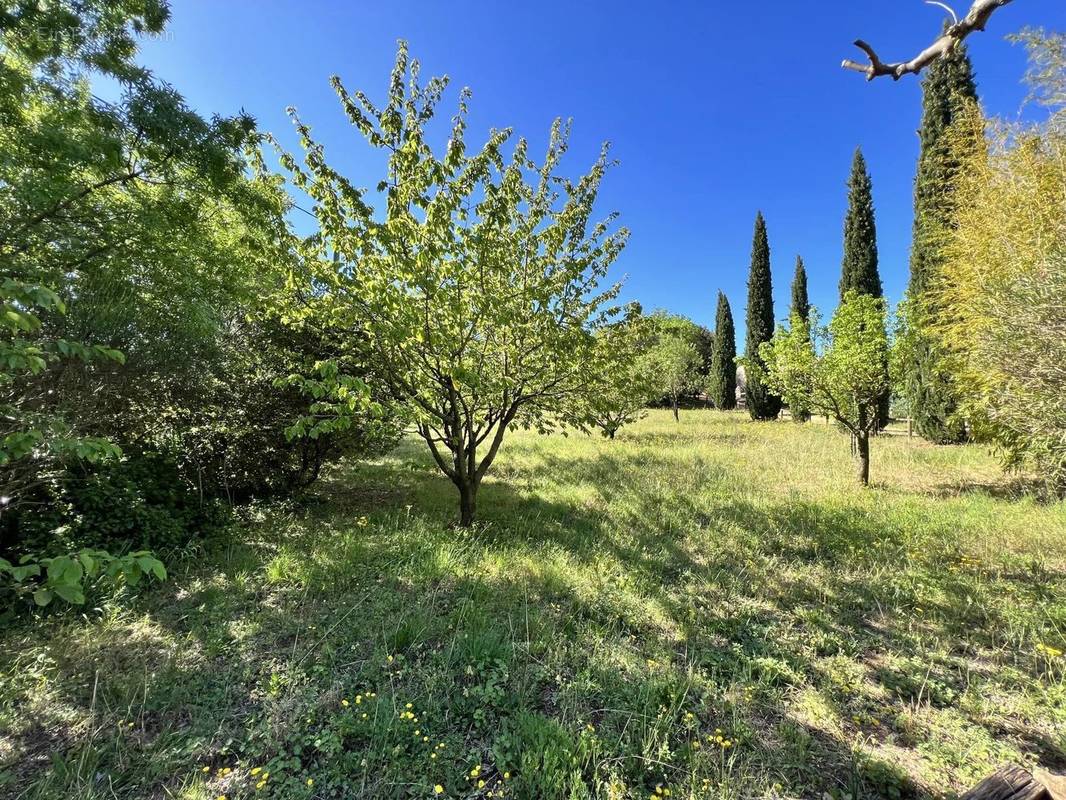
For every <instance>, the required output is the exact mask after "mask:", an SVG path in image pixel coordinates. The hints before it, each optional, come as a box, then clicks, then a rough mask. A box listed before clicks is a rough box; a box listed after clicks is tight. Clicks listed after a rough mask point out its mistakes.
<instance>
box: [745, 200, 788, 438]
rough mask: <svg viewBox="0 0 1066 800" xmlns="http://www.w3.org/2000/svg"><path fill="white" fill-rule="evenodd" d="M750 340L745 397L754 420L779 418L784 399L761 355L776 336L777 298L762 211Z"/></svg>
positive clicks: (754, 249)
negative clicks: (762, 348)
mask: <svg viewBox="0 0 1066 800" xmlns="http://www.w3.org/2000/svg"><path fill="white" fill-rule="evenodd" d="M747 329H748V330H747V337H746V339H745V343H744V360H745V361H746V362H747V365H746V367H745V370H744V376H745V379H746V380H745V389H744V394H745V397H746V399H747V402H748V413H749V414H751V418H752V419H757V420H766V419H777V415H778V414H780V413H781V398H780V397H778V396H777V395H776V394H774V393H773V392H771V391H770V389H769V388H768V387H767V386H766V383H765V382H764V380H763V373H764V372H765V370H766V364H765V363H764V362H763V360H762V358H761V357H760V356H759V345H761V344H762V343H763V342H768V341H770V340H771V339H772V338H773V337H774V297H773V284H772V282H771V279H770V240H769V238H768V237H767V235H766V220H764V219H763V216H762V212H761V211H760V212H759V214H758V216H756V217H755V236H754V239H753V241H752V245H751V271H750V272H749V273H748V313H747Z"/></svg>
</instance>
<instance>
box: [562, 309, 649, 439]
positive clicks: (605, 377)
mask: <svg viewBox="0 0 1066 800" xmlns="http://www.w3.org/2000/svg"><path fill="white" fill-rule="evenodd" d="M653 341H654V330H653V326H652V325H651V320H650V319H649V318H647V317H643V316H641V315H640V313H639V308H630V309H629V313H628V314H627V315H626V317H625V319H623V320H621V321H619V322H616V323H613V324H611V325H607V326H605V327H604V328H602V329H600V330H599V331H597V333H596V350H595V353H594V354H593V358H591V359H590V360H589V362H588V363H587V364H586V368H587V369H588V370H590V371H592V372H593V373H594V375H595V379H594V380H593V381H592V382H591V383H590V385H589V387H588V390H587V392H586V395H585V399H584V403H583V404H582V408H581V411H580V413H579V415H578V418H577V420H576V424H577V425H578V427H581V428H587V427H592V428H596V429H598V430H599V431H600V433H601V434H602V435H603V436H604V437H606V438H608V439H613V438H614V437H615V434H617V433H618V431H619V430H620V429H621V428H622V427H624V426H625V425H630V424H632V423H634V422H636V421H637V420H639V419H640V418H641V417H643V416H644V413H645V412H644V409H645V408H646V406H647V405H648V403H649V402H650V401H651V400H653V399H655V392H656V389H657V388H658V387H657V386H656V383H655V380H654V378H653V376H652V375H651V373H650V372H649V370H648V369H647V365H646V363H645V361H644V353H646V352H647V351H648V349H649V348H650V347H651V346H652V342H653Z"/></svg>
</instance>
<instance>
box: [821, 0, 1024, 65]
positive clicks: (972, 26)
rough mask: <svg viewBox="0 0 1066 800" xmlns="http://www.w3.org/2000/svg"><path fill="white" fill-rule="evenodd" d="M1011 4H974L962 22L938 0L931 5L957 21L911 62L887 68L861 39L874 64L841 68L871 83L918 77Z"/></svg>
mask: <svg viewBox="0 0 1066 800" xmlns="http://www.w3.org/2000/svg"><path fill="white" fill-rule="evenodd" d="M1011 1H1012V0H974V3H973V6H971V7H970V13H968V14H967V15H966V16H965V17H964V18H963V19H962V20H959V19H958V18H957V17H955V12H954V11H952V10H951V8H950V7H949V6H947V5H945V4H944V3H941V2H938V0H927V2H930V3H931V4H932V5H937V6H940V7H942V8H945V9H947V10H948V11H949V12H950V13H951V15H952V17H955V20H956V21H955V24H954V25H951V26H950V27H949V28H948V29H947V30H946V31H944V33H943V34H942V35H941V36H940V37H939V38H938V39H936V41H934V42H933V43H932V44H931V45H929V47H927V48H925V49H924V50H923V51H922V52H921V53H919V54H918V55H917V56H915V57H914V58H912V59H911V60H910V61H900V62H897V63H892V64H886V63H885V62H883V61H882V60H881V59H880V58H878V57H877V53H876V52H875V51H874V49H873V48H872V47H871V46H870V45H869V44H867V43H866V42H864V41H863V40H862V39H858V40H856V42H855V46H856V47H858V48H859V49H860V50H862V51H863V52H864V53H866V57H867V58H868V59H870V63H869V64H860V63H859V62H857V61H852V60H850V59H845V60H844V61H843V63H841V66H842V67H843V68H844V69H850V70H853V71H855V72H861V73H863V74H864V75H865V76H866V80H868V81H872V80H873V79H874V78H878V77H881V76H882V75H891V76H892V79H893V80H897V81H898V80H899V79H900V78H902V77H903V76H904V75H907V74H908V73H914V74H915V75H916V74H918V73H919V72H921V71H922V70H923V69H925V68H926V67H927V66H929V65H930V64H932V63H933V62H934V61H936V60H937V59H938V58H940V57H941V56H944V55H947V54H948V53H950V52H951V51H952V50H953V49H954V48H955V46H956V45H957V44H958V43H959V42H961V41H962V40H963V39H965V38H966V37H967V36H969V35H970V34H971V33H973V32H974V31H983V30H984V29H985V25H987V24H988V19H989V17H991V16H992V14H993V13H995V11H996V10H997V9H999V8H1002V7H1003V6H1005V5H1007V4H1008V3H1010V2H1011Z"/></svg>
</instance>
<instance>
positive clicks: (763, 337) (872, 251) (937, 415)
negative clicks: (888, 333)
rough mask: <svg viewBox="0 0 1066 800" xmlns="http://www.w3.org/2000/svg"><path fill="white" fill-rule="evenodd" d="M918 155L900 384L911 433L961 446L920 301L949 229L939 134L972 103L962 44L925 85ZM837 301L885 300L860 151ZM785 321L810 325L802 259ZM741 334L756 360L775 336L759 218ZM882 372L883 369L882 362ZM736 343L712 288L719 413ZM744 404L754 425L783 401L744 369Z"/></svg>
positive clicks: (948, 174)
mask: <svg viewBox="0 0 1066 800" xmlns="http://www.w3.org/2000/svg"><path fill="white" fill-rule="evenodd" d="M922 89H923V103H922V125H921V130H920V131H919V136H920V140H921V153H920V156H919V161H918V173H917V177H916V178H915V187H914V212H915V213H914V241H913V245H912V250H911V263H910V282H909V285H908V289H907V295H908V298H909V301H910V303H911V307H912V314H913V317H914V319H915V321H916V322H917V323H918V328H919V330H918V333H917V335H916V341H917V347H916V357H915V359H914V360H913V362H912V363H911V364H909V365H907V374H906V376H905V384H904V386H903V387H902V389H903V392H904V395H905V397H906V399H907V401H908V405H909V407H910V413H911V415H912V417H913V418H914V424H915V430H917V432H918V433H919V434H920V435H921V436H923V437H925V438H926V439H929V440H930V441H934V442H939V443H950V442H959V441H963V439H964V438H965V435H966V434H965V429H964V428H963V427H962V426H961V425H960V424H959V423H958V422H956V421H955V420H954V418H953V414H954V412H955V409H956V406H957V401H956V399H955V393H954V390H953V387H952V384H951V380H950V377H949V376H948V374H947V371H946V370H945V369H944V368H943V366H942V365H941V358H940V356H939V354H938V353H937V352H936V351H935V350H934V348H933V347H932V345H931V344H930V342H929V341H928V340H927V339H926V338H925V337H924V336H922V335H921V333H920V325H921V320H922V318H923V317H925V316H927V315H930V314H936V313H938V309H936V308H933V307H932V303H931V302H930V301H929V299H928V297H927V291H928V289H929V286H930V281H931V280H932V278H933V276H934V275H935V274H936V273H937V270H938V269H939V268H940V264H941V261H942V256H941V255H940V252H939V244H938V243H939V241H940V240H941V237H942V236H943V232H944V231H945V230H946V229H947V228H948V226H949V225H950V219H951V215H952V211H953V207H952V202H951V196H952V186H953V183H954V180H955V174H956V170H957V169H958V163H957V160H956V159H955V158H954V157H953V156H952V154H951V152H950V150H949V147H948V144H947V137H946V136H945V133H946V132H947V130H948V129H949V128H950V126H951V124H952V122H953V120H954V119H955V117H956V116H957V115H958V114H959V112H960V110H961V109H962V107H963V104H964V103H965V102H967V101H974V100H976V98H977V88H976V83H975V81H974V76H973V68H972V66H971V64H970V59H969V56H968V55H967V53H966V49H965V47H963V46H961V45H960V46H959V47H956V48H955V49H954V50H953V51H952V52H951V53H950V54H949V55H947V56H945V57H943V58H941V59H938V60H937V61H936V62H934V63H933V65H932V66H931V67H930V69H929V72H928V74H927V76H926V78H925V79H924V81H923V83H922ZM839 288H840V297H841V299H843V298H844V295H845V294H846V293H847V292H848V291H854V292H857V293H859V294H868V295H872V296H874V297H882V296H883V292H884V289H883V286H882V284H881V275H880V272H879V269H878V255H877V223H876V219H875V214H874V203H873V184H872V182H871V180H870V174H869V170H868V169H867V167H866V159H865V158H864V157H863V154H862V150H861V149H856V151H855V157H854V159H853V161H852V165H851V175H850V177H849V178H848V211H847V215H846V217H845V220H844V258H843V262H842V265H841V275H840V287H839ZM790 312H791V315H799V316H800V317H801V318H802V319H804V320H807V319H808V318H809V314H810V301H809V298H808V294H807V273H806V269H805V267H804V264H803V259H802V258H801V257H799V256H797V257H796V271H795V275H794V277H793V281H792V307H791V309H790ZM746 322H747V335H746V341H745V356H746V358H747V360H748V361H749V362H750V363H753V364H754V363H759V356H758V352H759V345H761V344H762V343H763V342H766V341H769V340H770V339H771V338H772V337H773V334H774V309H773V284H772V279H771V275H770V243H769V237H768V235H767V232H766V220H765V219H764V218H763V215H762V212H759V213H758V215H757V216H756V218H755V233H754V238H753V241H752V250H751V267H750V271H749V273H748V305H747V316H746ZM884 368H885V370H886V372H887V370H888V364H885V365H884ZM736 373H737V368H736V340H735V329H734V325H733V314H732V310H731V309H730V307H729V300H728V299H727V298H726V296H725V295H724V294H723V293H722V292H718V308H717V313H716V319H715V339H714V352H713V357H712V361H711V374H710V382H709V391H708V394H709V397H710V400H711V402H712V403H714V405H715V407H716V408H721V409H732V408H734V407H735V406H736ZM747 373H748V374H747V376H746V378H747V383H746V399H747V406H748V411H749V413H750V414H751V416H752V418H753V419H757V420H767V419H775V418H776V417H777V416H778V414H779V413H780V412H781V399H780V398H779V397H777V396H776V395H774V394H773V393H772V392H770V391H769V390H768V389H767V388H766V386H765V385H764V384H763V382H762V381H761V380H760V376H759V371H758V370H757V369H754V370H748V371H747ZM890 399H891V397H890V393H888V392H886V393H885V396H884V397H883V398H882V399H881V402H880V404H879V408H878V415H879V417H880V421H881V424H882V425H885V424H887V423H888V418H889V402H890Z"/></svg>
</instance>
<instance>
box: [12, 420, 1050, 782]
mask: <svg viewBox="0 0 1066 800" xmlns="http://www.w3.org/2000/svg"><path fill="white" fill-rule="evenodd" d="M872 478H873V482H874V485H873V487H872V488H870V489H868V490H863V489H861V488H860V487H858V486H857V485H856V484H855V483H854V479H853V468H852V464H851V462H850V460H849V457H848V445H847V440H846V439H845V438H844V437H843V436H842V435H841V434H839V433H837V432H836V431H835V430H834V429H833V428H831V427H827V426H826V425H825V424H824V423H823V422H818V421H816V422H813V423H810V424H807V425H803V426H798V425H793V424H791V423H784V422H782V423H774V424H755V423H751V422H749V421H748V420H747V419H746V418H745V417H744V416H742V415H739V414H737V415H725V414H717V413H714V412H706V411H699V412H696V411H693V412H687V413H686V412H683V413H682V419H681V423H680V425H678V424H675V423H674V422H673V420H672V418H670V417H669V415H668V414H667V413H665V412H654V413H652V415H651V416H650V417H649V418H648V419H647V420H645V421H643V422H642V423H640V424H639V425H637V426H634V427H633V428H631V429H625V430H624V431H623V432H622V433H621V434H620V435H619V438H618V439H616V440H614V441H607V440H601V439H598V438H587V437H584V436H580V435H571V436H569V437H565V438H564V437H558V436H556V437H550V438H545V437H538V436H536V435H534V434H532V433H518V434H516V435H514V436H513V437H512V438H511V439H510V440H509V441H508V442H507V444H506V445H505V448H504V451H503V453H502V455H501V457H500V460H499V463H498V465H497V466H496V467H495V468H494V472H493V473H492V475H491V477H490V479H489V480H488V481H487V482H486V484H485V486H484V487H483V489H482V493H481V496H480V498H479V512H480V513H481V515H482V520H481V524H480V525H479V527H478V528H477V529H476V530H474V531H472V532H462V531H457V530H456V529H454V528H453V527H452V526H451V524H450V523H451V521H452V519H453V517H454V516H455V513H456V509H455V497H454V490H453V488H452V487H451V485H450V484H449V483H447V482H446V481H445V480H444V479H443V478H441V477H440V476H439V475H437V474H436V472H435V471H434V469H433V468H432V466H431V464H430V462H429V460H428V458H427V457H426V456H425V454H424V453H423V452H422V450H421V449H420V448H419V447H418V444H417V442H408V443H405V444H404V445H403V446H402V447H401V448H400V449H399V450H398V451H397V452H396V453H394V454H393V455H392V456H390V457H389V458H386V459H384V460H382V461H381V462H380V463H376V464H371V465H360V466H352V467H348V468H345V469H341V470H337V471H336V472H335V473H334V474H332V475H331V476H329V479H328V480H327V481H326V482H325V483H323V484H322V485H321V486H320V487H318V490H317V492H318V497H317V499H315V500H313V501H312V502H310V503H309V504H307V505H306V506H304V507H303V508H302V509H299V510H285V509H276V508H260V509H257V510H255V511H254V512H251V514H250V517H251V518H250V520H249V522H248V524H247V525H246V526H245V527H244V528H243V529H242V530H241V531H240V532H239V535H238V537H237V540H236V541H234V542H228V543H221V544H219V545H218V546H216V547H214V548H212V549H211V551H210V554H209V555H208V556H207V557H206V558H205V559H204V560H203V563H200V564H190V565H187V566H180V565H179V566H177V568H176V569H174V570H173V575H172V579H171V580H170V582H169V583H168V584H167V585H166V586H165V587H164V588H162V589H159V590H156V591H154V592H153V593H152V594H150V595H147V596H145V597H143V598H141V599H139V600H137V601H136V602H134V603H133V605H132V606H131V607H130V608H129V609H127V610H120V609H119V607H117V606H116V608H115V609H111V608H105V609H103V611H102V613H95V614H89V615H88V616H87V617H85V618H82V617H79V616H77V615H75V614H69V615H67V616H63V617H51V618H49V619H48V620H47V621H46V623H45V624H44V626H30V625H26V624H20V625H18V626H16V627H14V628H13V629H12V630H10V631H8V632H6V633H5V634H4V635H3V637H2V639H0V647H2V650H0V656H2V658H3V664H4V665H5V666H4V669H3V675H2V677H0V680H2V684H0V692H2V697H3V704H2V706H0V759H3V762H2V763H3V765H4V766H3V771H2V772H0V793H2V792H3V791H8V790H10V791H11V792H13V794H14V796H20V797H64V798H65V797H83V798H104V797H121V798H140V797H146V796H174V797H182V798H197V799H199V798H216V797H218V796H220V795H225V796H226V797H227V798H229V799H230V800H232V799H233V798H242V797H253V796H265V797H293V798H297V797H332V796H342V797H347V796H367V797H420V796H423V797H432V796H448V797H486V796H488V793H489V792H492V793H493V796H508V797H586V796H588V797H619V798H621V797H648V796H665V795H664V793H665V792H666V791H669V792H670V796H671V797H708V798H710V797H715V798H718V797H726V798H728V797H736V798H741V797H743V798H748V797H775V796H780V797H820V796H822V794H823V793H825V792H828V793H829V794H830V795H832V796H834V797H843V796H845V795H850V796H851V797H853V798H857V797H897V796H912V795H917V796H937V797H940V796H951V795H952V794H953V793H954V792H957V791H959V790H961V789H963V788H965V787H967V786H968V785H970V784H972V783H974V782H975V781H976V780H978V779H979V778H981V777H983V776H984V775H985V774H986V773H989V772H991V771H992V770H994V769H995V768H996V767H997V766H998V765H999V763H1000V762H1001V761H1005V760H1013V761H1019V762H1021V763H1023V764H1033V763H1037V762H1041V763H1044V764H1045V765H1048V766H1056V765H1058V766H1063V765H1066V744H1064V742H1066V684H1064V677H1063V675H1064V666H1066V661H1064V660H1063V658H1062V656H1061V655H1057V656H1056V655H1054V652H1055V651H1056V650H1064V649H1066V647H1064V646H1063V645H1064V641H1066V586H1064V582H1063V580H1062V574H1063V569H1064V568H1066V506H1064V505H1063V504H1062V503H1059V504H1042V503H1040V502H1038V501H1036V500H1034V499H1032V498H1029V497H1027V496H1025V495H1024V494H1020V493H1018V492H1017V491H1014V488H1013V487H1014V485H1015V484H1014V483H1013V482H1012V481H1011V480H1010V479H1009V478H1005V477H1003V476H1002V475H1001V474H1000V472H999V470H998V467H997V466H996V463H995V461H994V460H993V459H992V458H991V457H990V456H989V455H988V454H986V453H984V452H983V451H982V450H981V449H979V448H976V447H956V448H936V447H932V446H930V445H927V444H925V443H923V442H921V441H920V440H918V439H908V438H907V437H906V436H905V435H904V436H898V435H896V436H891V437H881V438H879V439H878V440H876V441H875V442H874V452H873V465H872ZM1041 645H1043V646H1044V649H1041V648H1040V646H1041ZM371 695H373V696H371ZM356 698H359V700H358V702H356ZM408 703H410V704H411V708H410V709H408V708H407V704H408ZM408 713H410V714H411V715H413V717H417V722H414V721H413V718H412V717H408V716H406V715H407V714H408ZM363 715H366V716H365V717H364V716H363ZM131 723H132V725H131ZM416 731H417V733H416ZM727 742H728V744H726V743H727ZM53 754H54V757H53ZM205 768H206V771H205ZM226 769H228V770H229V772H225V770H226ZM253 769H257V770H258V771H257V772H256V774H255V775H253V774H252V770H253ZM220 770H222V772H220ZM264 772H268V773H269V777H268V778H267V779H265V780H264V779H263V777H262V775H263V773H264ZM505 775H506V776H507V777H506V778H505ZM309 780H310V781H312V783H311V784H310V785H309V784H308V783H307V782H308V781H309ZM260 784H262V785H260ZM479 784H483V785H479ZM437 786H440V787H441V788H442V789H443V792H442V793H441V794H439V795H438V794H436V793H435V788H436V787H437ZM257 787H259V788H257ZM657 789H658V790H659V792H658V793H657Z"/></svg>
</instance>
